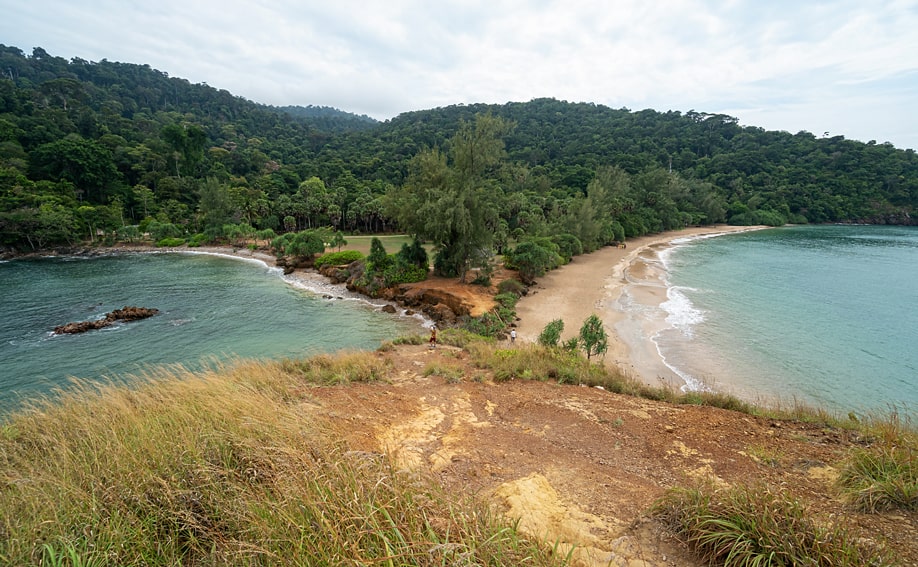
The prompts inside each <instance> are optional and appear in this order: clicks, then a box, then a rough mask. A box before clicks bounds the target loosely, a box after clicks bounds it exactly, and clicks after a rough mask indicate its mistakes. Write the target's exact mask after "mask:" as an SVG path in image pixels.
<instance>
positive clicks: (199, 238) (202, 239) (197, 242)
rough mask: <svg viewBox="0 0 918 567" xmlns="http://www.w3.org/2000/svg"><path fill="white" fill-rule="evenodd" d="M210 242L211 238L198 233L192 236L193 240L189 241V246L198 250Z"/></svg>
mask: <svg viewBox="0 0 918 567" xmlns="http://www.w3.org/2000/svg"><path fill="white" fill-rule="evenodd" d="M208 242H210V238H208V236H207V235H206V234H204V233H203V232H198V233H195V234H192V235H191V238H189V239H188V246H191V247H193V248H197V247H198V246H203V245H204V244H207V243H208Z"/></svg>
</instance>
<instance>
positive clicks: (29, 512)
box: [0, 354, 560, 566]
mask: <svg viewBox="0 0 918 567" xmlns="http://www.w3.org/2000/svg"><path fill="white" fill-rule="evenodd" d="M364 356H369V357H370V358H372V357H373V355H372V354H369V355H364ZM355 357H356V355H353V356H349V357H347V358H348V360H349V362H348V363H343V364H345V365H346V364H357V365H358V366H363V365H364V364H365V363H366V361H364V360H360V359H359V357H356V358H355ZM317 362H319V364H317V365H312V364H310V363H309V362H308V361H299V362H298V363H292V362H288V363H276V362H265V363H261V362H239V363H237V364H234V365H232V366H221V365H215V366H214V368H213V369H211V370H204V371H199V372H195V373H192V372H188V371H186V370H184V369H182V368H180V367H173V368H162V369H158V370H152V371H150V373H149V374H146V375H144V376H141V377H138V378H137V379H136V381H134V382H132V383H130V384H129V385H127V386H115V385H91V384H88V383H78V384H74V385H73V387H72V388H71V389H69V390H68V391H67V392H65V393H61V394H60V395H59V396H58V397H57V398H56V399H55V400H54V401H51V400H46V401H41V400H38V401H35V402H33V404H32V406H31V408H29V409H25V410H22V411H20V412H19V413H17V414H14V415H12V416H10V417H9V418H8V419H7V420H6V423H5V425H4V428H3V435H0V475H2V478H3V479H4V490H3V491H0V517H2V518H3V519H4V520H3V522H2V526H0V530H2V534H3V537H2V538H0V562H2V563H3V564H6V565H68V566H75V565H84V566H88V565H124V566H131V565H163V566H165V565H204V564H206V565H259V564H273V565H342V564H349V565H358V564H360V565H365V564H382V565H394V564H398V565H418V566H427V565H453V564H460V563H461V564H481V565H521V564H526V565H534V566H548V565H559V564H560V560H559V559H558V558H555V557H552V556H551V549H550V548H549V547H548V546H545V545H542V544H540V543H539V542H536V541H534V540H530V539H527V538H525V537H523V536H522V535H520V533H519V532H518V531H517V529H516V525H515V524H514V523H513V522H512V521H510V520H506V519H504V518H502V517H500V516H498V515H497V514H496V513H495V512H494V511H493V510H492V509H491V508H490V507H489V506H488V505H487V503H485V502H481V501H476V500H473V498H472V497H468V496H464V495H462V494H461V493H449V492H447V491H445V490H444V489H443V488H441V487H440V486H438V485H437V484H436V483H435V482H434V481H433V479H429V478H427V477H425V476H423V475H421V474H413V473H407V472H405V471H403V470H399V469H398V468H397V467H395V466H394V465H393V464H392V462H391V461H390V460H389V459H388V458H387V457H385V456H383V455H379V454H373V453H366V452H360V451H348V450H346V448H344V447H341V446H339V444H337V443H336V441H335V439H334V435H333V434H332V433H331V430H330V429H329V427H328V425H327V424H326V423H325V422H324V421H322V419H320V418H318V417H317V413H316V412H315V406H314V405H313V404H311V403H303V402H308V400H309V388H308V385H309V384H310V383H311V382H310V380H312V379H317V380H318V381H319V383H335V382H337V375H339V374H341V373H342V369H341V366H340V365H336V364H331V363H329V362H328V361H326V360H318V361H317ZM310 366H315V369H314V370H310V371H308V372H306V371H304V369H305V367H310ZM343 373H345V374H353V372H343Z"/></svg>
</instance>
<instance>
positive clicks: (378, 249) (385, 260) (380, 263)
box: [367, 237, 393, 272]
mask: <svg viewBox="0 0 918 567" xmlns="http://www.w3.org/2000/svg"><path fill="white" fill-rule="evenodd" d="M392 262H393V260H392V258H389V254H387V253H386V247H385V246H383V243H382V241H381V240H380V239H378V238H376V237H373V239H372V240H371V241H370V254H369V255H368V256H367V271H371V272H372V271H379V272H381V271H383V270H385V269H386V268H387V267H388V266H389V264H391V263H392Z"/></svg>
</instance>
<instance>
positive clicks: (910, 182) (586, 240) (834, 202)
mask: <svg viewBox="0 0 918 567" xmlns="http://www.w3.org/2000/svg"><path fill="white" fill-rule="evenodd" d="M0 68H2V69H4V74H3V77H2V78H0V246H5V247H13V248H23V249H30V248H45V247H49V246H57V245H62V244H63V245H70V244H73V243H75V242H78V241H80V240H85V239H88V238H92V239H94V238H95V236H96V234H97V233H100V232H101V233H103V234H114V233H116V232H117V233H119V234H120V233H125V234H127V233H130V231H125V230H124V227H126V226H140V227H141V228H142V229H145V228H147V226H148V225H149V224H150V223H154V222H155V223H157V224H156V225H154V226H157V227H163V226H172V227H174V228H175V230H176V231H177V232H178V233H179V234H180V235H182V236H183V237H190V236H192V235H196V234H203V235H204V237H205V238H210V239H219V238H227V237H228V235H226V234H225V232H226V231H225V229H224V227H227V226H231V225H243V224H244V225H247V226H250V227H252V228H254V229H255V230H257V231H264V230H273V231H276V232H278V233H282V232H300V231H303V230H305V229H316V228H320V227H321V228H328V229H329V230H331V233H332V234H334V233H335V232H337V231H342V232H343V233H354V232H371V233H378V232H386V231H392V230H399V231H406V232H409V233H411V234H414V235H417V236H420V237H422V238H424V239H427V240H430V241H432V242H433V243H434V245H435V249H436V252H437V254H436V257H435V258H434V265H435V267H436V269H437V270H438V271H439V272H440V273H444V274H456V275H463V274H465V273H466V272H467V271H468V270H469V268H471V267H474V266H475V265H476V264H481V263H483V262H484V261H486V259H487V256H488V255H489V254H491V253H493V252H498V253H503V252H506V251H509V250H512V249H513V247H514V246H517V247H518V246H519V245H520V244H521V243H523V242H527V241H528V242H535V241H536V239H543V238H548V239H549V240H551V242H552V243H553V244H555V245H556V246H557V247H558V248H557V250H556V252H557V253H558V255H559V256H560V258H561V261H566V260H567V259H569V257H571V256H572V255H576V254H577V253H579V251H583V252H588V251H591V250H594V249H596V248H598V247H600V246H604V245H606V244H609V243H612V242H615V241H622V240H624V239H626V238H630V237H634V236H639V235H642V234H647V233H653V232H657V231H662V230H668V229H675V228H681V227H684V226H689V225H704V224H711V223H720V222H727V223H731V224H743V225H745V224H769V225H780V224H784V223H788V222H793V223H804V222H810V223H823V222H857V223H861V222H869V223H888V224H915V223H916V215H915V210H916V206H918V156H916V154H915V151H914V150H911V149H908V150H902V149H897V148H895V147H893V146H892V145H891V144H888V143H877V142H875V141H869V142H866V143H864V142H859V141H854V140H847V139H845V138H844V137H842V136H834V137H828V136H823V137H816V136H814V135H813V134H811V133H809V132H798V133H796V134H792V133H789V132H776V131H766V130H764V129H762V128H757V127H754V126H742V125H740V124H739V123H738V121H737V119H736V118H733V117H730V116H727V115H723V114H709V113H704V112H696V111H694V110H689V111H687V112H679V111H669V112H657V111H654V110H641V111H631V110H628V109H624V108H622V109H613V108H609V107H605V106H602V105H595V104H589V103H569V102H565V101H559V100H555V99H535V100H532V101H529V102H511V103H507V104H502V105H488V104H473V105H454V106H447V107H442V108H435V109H430V110H419V111H413V112H406V113H403V114H401V115H399V116H397V117H395V118H393V119H391V120H388V121H386V122H383V123H380V122H376V121H374V120H372V119H370V118H368V117H365V116H355V115H352V114H348V113H345V112H341V111H338V110H335V109H330V108H327V107H285V108H276V107H271V106H266V105H261V104H258V103H255V102H252V101H249V100H246V99H243V98H240V97H237V96H233V95H232V94H230V93H229V92H227V91H224V90H218V89H215V88H213V87H210V86H208V85H203V84H199V85H194V84H191V83H189V82H188V81H186V80H184V79H180V78H176V77H170V76H169V75H168V74H166V73H164V72H162V71H158V70H155V69H152V68H150V67H149V66H148V65H136V64H127V63H116V62H110V61H106V60H103V61H100V62H90V61H85V60H82V59H76V58H74V59H72V60H70V61H68V60H66V59H63V58H61V57H55V56H52V55H50V54H48V53H47V52H46V51H44V50H43V49H41V48H36V49H35V50H34V51H33V53H32V55H31V56H27V55H26V54H25V53H23V52H22V51H21V50H20V49H18V48H15V47H8V46H5V45H0ZM232 232H234V233H237V232H238V231H235V230H234V231H232ZM141 233H142V231H141ZM543 243H544V242H543ZM524 251H525V249H524ZM531 252H533V253H535V252H537V251H536V250H533V251H531ZM536 271H538V270H536Z"/></svg>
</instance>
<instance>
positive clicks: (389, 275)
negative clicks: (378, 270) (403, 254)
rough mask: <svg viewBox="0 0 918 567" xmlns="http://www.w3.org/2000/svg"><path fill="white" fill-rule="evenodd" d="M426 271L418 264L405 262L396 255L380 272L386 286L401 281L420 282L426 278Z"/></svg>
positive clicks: (401, 282) (400, 282)
mask: <svg viewBox="0 0 918 567" xmlns="http://www.w3.org/2000/svg"><path fill="white" fill-rule="evenodd" d="M427 275H428V271H427V269H425V268H421V267H420V266H415V265H413V264H406V263H405V262H403V261H402V260H401V259H399V258H398V257H396V258H395V261H394V262H392V263H391V264H389V265H388V266H386V269H385V270H383V272H382V278H383V282H385V285H386V286H387V287H389V286H394V285H398V284H403V283H414V282H422V281H424V280H426V279H427Z"/></svg>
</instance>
